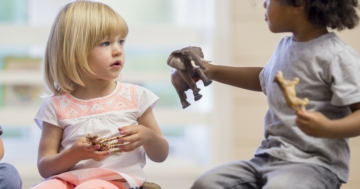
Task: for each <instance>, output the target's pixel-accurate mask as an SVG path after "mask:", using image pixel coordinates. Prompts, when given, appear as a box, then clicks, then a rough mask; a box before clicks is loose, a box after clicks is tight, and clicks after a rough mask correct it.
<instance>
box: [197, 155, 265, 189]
mask: <svg viewBox="0 0 360 189" xmlns="http://www.w3.org/2000/svg"><path fill="white" fill-rule="evenodd" d="M264 163H266V159H265V158H262V157H255V158H253V159H251V160H250V161H233V162H229V163H226V164H223V165H220V166H218V167H215V168H214V169H211V170H209V171H207V172H206V173H204V174H203V175H201V176H200V177H199V178H197V180H196V181H195V183H194V184H193V186H192V187H191V189H204V188H206V189H219V188H223V189H226V188H227V189H230V188H231V189H250V188H252V189H255V188H261V184H262V183H261V181H259V179H258V176H257V175H258V169H260V168H261V166H263V164H264Z"/></svg>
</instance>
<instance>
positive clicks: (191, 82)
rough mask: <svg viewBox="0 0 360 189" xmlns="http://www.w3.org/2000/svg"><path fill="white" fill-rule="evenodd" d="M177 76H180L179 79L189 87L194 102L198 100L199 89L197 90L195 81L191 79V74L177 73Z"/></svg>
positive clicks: (187, 72)
mask: <svg viewBox="0 0 360 189" xmlns="http://www.w3.org/2000/svg"><path fill="white" fill-rule="evenodd" d="M179 74H180V76H181V78H182V79H183V80H184V81H185V83H187V85H188V86H189V87H190V89H191V90H192V91H193V94H194V100H195V101H197V100H199V99H200V98H201V97H202V95H201V94H199V91H200V89H199V88H197V86H196V83H195V81H194V80H193V79H192V77H191V74H190V73H189V71H181V70H180V71H179Z"/></svg>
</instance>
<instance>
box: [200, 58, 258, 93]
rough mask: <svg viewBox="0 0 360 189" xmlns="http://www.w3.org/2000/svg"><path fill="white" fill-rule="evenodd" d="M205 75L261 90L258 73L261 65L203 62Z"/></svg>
mask: <svg viewBox="0 0 360 189" xmlns="http://www.w3.org/2000/svg"><path fill="white" fill-rule="evenodd" d="M204 65H205V66H206V68H207V69H206V70H205V72H204V73H205V75H206V76H207V77H208V78H209V79H211V80H215V81H218V82H220V83H224V84H227V85H232V86H235V87H239V88H243V89H247V90H253V91H261V86H260V79H259V75H260V72H261V71H262V69H263V68H262V67H233V66H220V65H213V64H208V63H204Z"/></svg>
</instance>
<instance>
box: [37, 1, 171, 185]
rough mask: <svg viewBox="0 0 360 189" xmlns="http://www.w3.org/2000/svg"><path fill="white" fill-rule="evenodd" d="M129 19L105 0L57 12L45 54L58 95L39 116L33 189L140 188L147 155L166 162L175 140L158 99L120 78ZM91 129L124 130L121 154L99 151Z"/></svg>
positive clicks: (104, 133)
mask: <svg viewBox="0 0 360 189" xmlns="http://www.w3.org/2000/svg"><path fill="white" fill-rule="evenodd" d="M127 34H128V27H127V24H126V22H125V21H124V19H123V18H122V17H121V16H119V15H118V14H117V13H116V12H114V11H113V10H112V9H111V8H110V7H108V6H107V5H105V4H103V3H99V2H91V1H75V2H72V3H69V4H67V5H66V6H65V7H63V8H62V9H61V10H60V12H59V13H58V15H57V17H56V19H55V22H54V23H53V26H52V29H51V33H50V36H49V39H48V43H47V47H46V53H45V60H44V62H45V66H44V69H45V70H44V71H45V83H46V86H47V87H48V89H49V90H50V91H51V92H52V96H51V97H48V98H46V99H45V100H44V102H43V103H42V105H41V107H40V108H39V111H38V112H37V114H36V116H35V122H36V123H37V125H38V126H39V127H40V128H41V129H42V134H41V139H40V144H39V152H38V169H39V173H40V174H41V176H42V177H44V178H45V181H44V182H42V183H40V184H38V185H36V186H34V187H33V188H34V189H43V188H44V189H45V188H46V189H48V188H59V189H60V188H64V189H65V188H66V189H70V188H77V189H81V188H90V186H91V188H107V189H113V188H114V189H115V188H121V189H123V188H136V187H140V186H142V185H143V183H144V182H145V181H146V175H145V173H144V171H143V167H144V165H145V156H148V158H149V159H150V160H152V161H155V162H163V161H165V159H166V158H167V156H168V152H169V145H168V142H167V140H166V139H165V138H164V137H163V135H162V133H161V130H160V128H159V126H158V124H157V122H156V120H155V118H154V115H153V112H152V108H153V107H154V106H155V104H156V102H157V100H158V97H157V96H156V95H154V94H153V93H152V92H150V91H149V90H147V89H145V88H143V87H140V86H137V85H133V84H127V83H122V82H120V81H117V78H118V76H119V74H120V72H121V70H122V69H123V67H124V63H125V53H124V43H125V38H126V36H127ZM88 134H91V135H98V136H99V137H101V138H105V137H114V136H119V135H123V136H125V137H123V138H121V139H119V143H120V145H119V146H118V150H119V151H122V152H121V153H110V151H98V150H97V149H98V148H99V147H100V146H99V145H94V146H93V145H91V144H90V143H89V142H88V141H87V140H86V138H85V137H86V136H87V135H88Z"/></svg>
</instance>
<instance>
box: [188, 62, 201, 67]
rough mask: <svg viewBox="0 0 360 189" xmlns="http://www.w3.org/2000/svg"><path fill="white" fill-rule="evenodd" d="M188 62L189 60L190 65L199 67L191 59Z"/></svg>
mask: <svg viewBox="0 0 360 189" xmlns="http://www.w3.org/2000/svg"><path fill="white" fill-rule="evenodd" d="M190 62H191V65H192V66H193V67H194V68H200V67H199V66H197V65H196V64H195V62H194V61H193V60H191V61H190Z"/></svg>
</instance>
